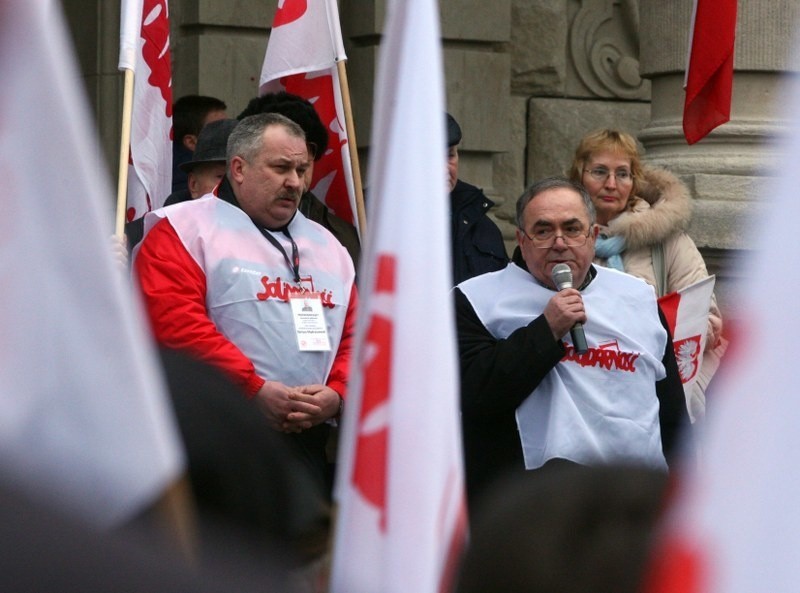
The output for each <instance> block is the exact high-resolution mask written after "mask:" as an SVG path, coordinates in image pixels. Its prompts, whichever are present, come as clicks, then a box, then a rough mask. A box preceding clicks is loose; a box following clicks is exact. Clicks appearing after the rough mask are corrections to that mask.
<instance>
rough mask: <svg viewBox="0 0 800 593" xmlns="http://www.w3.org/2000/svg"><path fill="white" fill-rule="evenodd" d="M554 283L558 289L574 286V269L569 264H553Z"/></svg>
mask: <svg viewBox="0 0 800 593" xmlns="http://www.w3.org/2000/svg"><path fill="white" fill-rule="evenodd" d="M553 284H555V285H556V289H557V290H564V289H565V288H572V270H571V269H570V267H569V266H568V265H567V264H556V265H554V266H553Z"/></svg>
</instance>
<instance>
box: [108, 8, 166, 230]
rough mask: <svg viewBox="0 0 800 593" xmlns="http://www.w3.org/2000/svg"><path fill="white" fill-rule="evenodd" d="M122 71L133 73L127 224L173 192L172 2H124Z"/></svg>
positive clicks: (121, 39) (121, 32) (122, 12)
mask: <svg viewBox="0 0 800 593" xmlns="http://www.w3.org/2000/svg"><path fill="white" fill-rule="evenodd" d="M121 16H122V18H121V24H120V52H119V69H120V70H133V72H134V79H133V80H134V83H133V113H132V119H131V152H130V167H129V170H128V200H127V204H128V205H127V211H126V216H125V218H126V220H128V221H131V220H133V219H135V218H140V217H141V216H144V215H145V214H146V213H147V212H150V211H151V210H156V209H158V208H160V207H161V206H163V204H164V200H166V199H167V197H168V196H169V194H170V192H171V191H172V64H171V61H170V51H169V10H168V8H167V0H122V5H121Z"/></svg>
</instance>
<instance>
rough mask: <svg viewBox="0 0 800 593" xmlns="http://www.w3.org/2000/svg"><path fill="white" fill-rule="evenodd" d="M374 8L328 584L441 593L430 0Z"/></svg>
mask: <svg viewBox="0 0 800 593" xmlns="http://www.w3.org/2000/svg"><path fill="white" fill-rule="evenodd" d="M387 8H388V16H387V22H386V27H385V30H384V31H385V33H384V37H383V42H382V44H381V60H380V65H379V68H380V69H379V71H378V77H377V80H376V85H375V97H376V98H375V109H374V114H375V115H374V120H373V137H372V143H371V147H372V150H371V155H370V179H371V180H372V187H373V189H374V194H373V195H374V196H375V202H374V204H372V206H373V210H372V216H373V218H372V220H373V222H372V223H371V224H370V227H369V232H368V236H367V241H366V244H365V252H364V256H363V257H362V268H361V271H360V274H359V277H360V278H362V281H361V287H362V295H361V298H360V299H359V323H358V329H357V341H356V343H357V347H356V354H355V359H354V363H353V364H354V366H353V369H352V371H351V381H350V389H349V392H348V399H347V402H346V404H345V417H344V420H343V433H342V437H341V440H340V449H339V465H338V470H337V485H336V497H337V500H338V504H339V507H338V514H337V522H336V529H335V541H334V550H333V571H332V584H331V585H332V589H331V590H332V592H333V593H362V592H364V593H374V592H375V591H381V592H382V593H401V592H402V593H407V592H408V591H414V592H415V593H440V592H447V591H449V590H450V585H451V583H452V578H453V573H454V569H455V567H456V565H457V560H458V559H459V557H460V553H461V551H462V549H463V545H464V541H465V537H466V514H465V496H464V469H463V461H462V455H463V453H462V445H461V426H460V414H459V387H458V386H459V376H458V361H457V354H456V343H457V342H456V335H455V318H454V310H453V302H452V294H451V292H450V289H451V285H450V278H451V269H450V267H451V259H450V239H449V233H448V229H449V228H450V224H449V222H448V220H449V214H448V208H449V206H448V204H449V202H448V199H447V187H446V183H445V177H444V173H443V172H444V171H445V169H446V161H445V150H444V147H445V146H446V144H447V141H446V139H445V130H444V127H445V118H444V114H445V104H444V83H443V74H442V52H441V41H440V39H441V38H440V33H439V12H438V4H437V2H436V0H394V1H392V2H390V3H389V4H388V7H387ZM421 210H424V211H425V216H423V217H419V216H418V214H417V213H418V212H420V211H421ZM412 227H413V228H414V234H415V236H416V237H417V238H419V239H420V240H409V238H408V237H407V236H404V234H403V233H398V232H397V230H398V229H400V228H412ZM422 239H424V240H422Z"/></svg>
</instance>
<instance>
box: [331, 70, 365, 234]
mask: <svg viewBox="0 0 800 593" xmlns="http://www.w3.org/2000/svg"><path fill="white" fill-rule="evenodd" d="M336 67H337V69H338V72H339V86H340V90H341V93H342V108H343V109H344V121H345V127H346V128H347V138H348V142H347V145H348V149H349V150H350V165H351V167H352V169H353V191H354V192H355V198H356V216H357V217H358V232H359V234H360V235H361V240H362V241H363V240H364V237H366V236H367V213H366V210H365V208H364V190H363V189H362V186H361V167H360V165H359V164H358V146H357V144H356V129H355V126H354V125H353V110H352V107H351V105H350V85H349V84H348V83H347V69H346V68H345V64H344V60H337V62H336Z"/></svg>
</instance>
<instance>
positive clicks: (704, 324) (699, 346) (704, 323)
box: [658, 276, 715, 394]
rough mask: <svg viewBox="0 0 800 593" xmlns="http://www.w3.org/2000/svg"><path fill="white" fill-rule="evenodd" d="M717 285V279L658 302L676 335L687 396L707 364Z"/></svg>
mask: <svg viewBox="0 0 800 593" xmlns="http://www.w3.org/2000/svg"><path fill="white" fill-rule="evenodd" d="M714 282H715V277H714V276H709V277H708V278H703V279H702V280H699V281H697V282H695V283H694V284H690V285H689V286H686V287H684V288H682V289H681V290H679V291H677V292H672V293H670V294H667V295H664V296H663V297H661V298H660V299H658V305H659V307H661V310H662V311H663V313H664V316H665V317H666V318H667V323H668V325H669V330H670V333H671V334H672V343H673V345H674V347H675V358H676V360H677V361H678V370H679V371H680V374H681V381H682V382H683V390H684V392H685V393H687V394H689V393H691V390H692V386H693V385H694V384H695V382H696V381H697V372H698V371H699V370H700V366H701V365H702V364H703V351H704V350H705V346H706V334H707V331H708V309H709V307H710V305H711V296H712V294H713V293H714Z"/></svg>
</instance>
